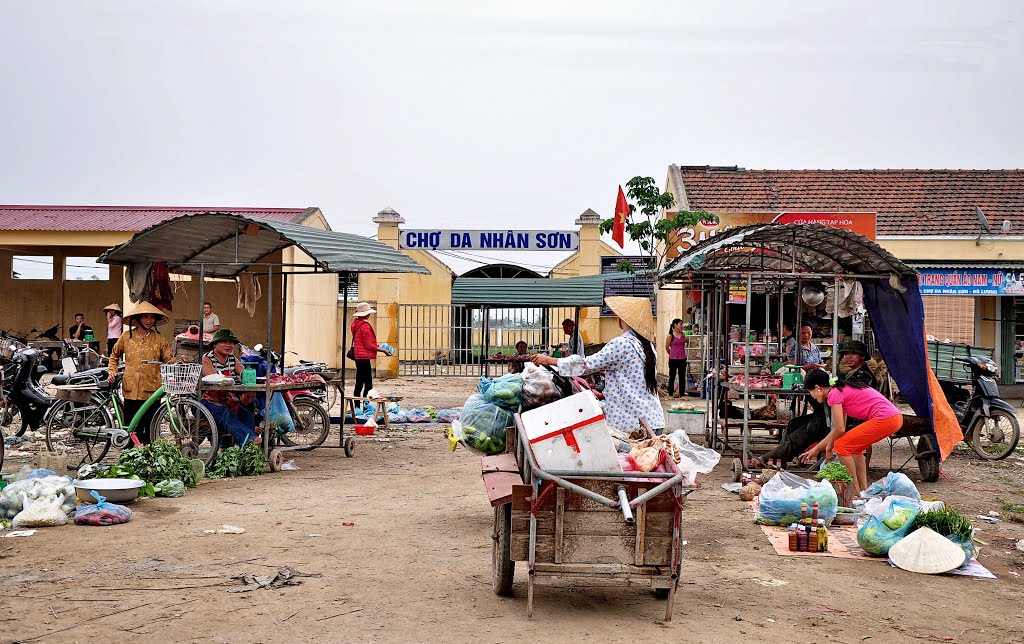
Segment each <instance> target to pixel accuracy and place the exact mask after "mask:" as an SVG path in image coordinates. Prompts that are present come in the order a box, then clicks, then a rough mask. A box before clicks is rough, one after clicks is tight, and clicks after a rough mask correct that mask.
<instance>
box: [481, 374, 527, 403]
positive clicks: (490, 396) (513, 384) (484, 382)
mask: <svg viewBox="0 0 1024 644" xmlns="http://www.w3.org/2000/svg"><path fill="white" fill-rule="evenodd" d="M477 389H478V390H479V391H480V395H482V396H483V397H484V400H486V401H487V402H489V403H493V404H495V405H501V406H502V407H507V408H508V409H516V408H518V407H519V404H520V403H521V402H522V401H523V377H522V376H521V375H519V374H518V373H510V374H508V375H505V376H500V377H498V378H495V379H494V380H488V379H487V378H485V377H483V376H480V384H479V385H478V386H477Z"/></svg>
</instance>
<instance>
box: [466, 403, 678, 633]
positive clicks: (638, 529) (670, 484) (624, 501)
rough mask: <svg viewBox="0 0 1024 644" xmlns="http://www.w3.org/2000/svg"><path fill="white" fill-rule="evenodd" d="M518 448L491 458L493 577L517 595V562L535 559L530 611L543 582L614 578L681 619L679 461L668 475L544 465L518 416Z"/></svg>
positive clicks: (512, 442)
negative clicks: (677, 609)
mask: <svg viewBox="0 0 1024 644" xmlns="http://www.w3.org/2000/svg"><path fill="white" fill-rule="evenodd" d="M515 421H516V427H515V429H514V430H512V429H510V430H509V434H508V440H507V444H508V445H509V449H510V453H506V454H501V455H499V456H488V457H484V459H483V463H482V469H483V478H484V484H485V487H486V488H487V493H488V497H489V498H490V500H491V505H492V506H493V507H494V533H493V541H494V544H493V553H492V566H493V567H492V582H493V586H494V592H495V593H497V594H498V595H505V596H508V595H511V594H512V581H513V577H514V574H515V563H516V562H517V561H522V562H526V564H527V570H528V574H529V577H528V578H527V584H528V586H527V587H528V591H527V603H526V613H527V617H532V616H533V595H534V585H535V584H536V583H539V582H541V581H542V580H544V581H546V580H549V579H568V580H579V579H590V580H593V579H604V580H611V581H616V582H621V583H624V584H627V585H641V586H645V587H649V588H652V589H654V591H655V594H656V596H658V597H659V598H663V599H666V600H667V605H666V609H665V620H666V621H668V620H671V619H672V606H673V603H674V599H675V590H676V587H677V585H678V583H679V575H680V572H681V570H682V560H683V548H682V546H683V540H682V508H683V504H684V502H685V500H686V496H687V495H688V494H690V493H691V492H692V491H693V490H694V489H696V487H695V486H684V485H683V476H682V474H680V472H679V470H678V469H677V468H676V467H675V464H674V463H673V462H672V459H667V461H666V462H667V463H668V464H669V468H670V471H669V472H667V473H644V474H638V473H636V472H627V473H612V472H555V471H545V470H543V469H541V468H540V467H539V466H538V465H537V462H536V460H535V458H534V456H533V451H532V450H531V449H529V442H528V441H527V439H526V433H525V430H524V428H523V425H522V421H521V419H520V417H519V415H518V414H516V416H515Z"/></svg>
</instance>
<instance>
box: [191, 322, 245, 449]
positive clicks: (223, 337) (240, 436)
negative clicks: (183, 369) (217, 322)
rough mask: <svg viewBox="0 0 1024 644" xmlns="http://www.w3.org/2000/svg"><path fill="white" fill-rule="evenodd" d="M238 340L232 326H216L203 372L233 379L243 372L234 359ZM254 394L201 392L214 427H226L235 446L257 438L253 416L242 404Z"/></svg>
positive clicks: (240, 364)
mask: <svg viewBox="0 0 1024 644" xmlns="http://www.w3.org/2000/svg"><path fill="white" fill-rule="evenodd" d="M240 342H241V341H240V340H239V339H238V338H237V337H236V336H235V334H234V333H232V332H231V329H217V332H216V333H214V334H213V339H212V340H211V341H210V343H211V344H212V345H213V348H212V349H211V350H210V351H208V352H207V353H206V355H204V356H203V375H204V376H210V375H213V374H220V375H222V376H231V377H232V378H233V377H235V376H238V377H239V378H241V375H242V363H241V362H240V361H238V360H235V345H237V344H239V343H240ZM254 397H255V394H250V393H245V394H242V396H241V398H239V397H238V396H236V395H235V394H233V393H232V392H230V391H211V390H209V389H207V390H205V391H204V392H203V400H202V403H203V406H204V407H206V409H207V410H209V412H210V414H211V415H212V416H213V419H214V420H215V421H217V427H218V428H220V429H222V430H227V432H228V434H230V435H231V438H233V439H234V441H235V444H236V445H246V444H248V443H249V442H251V441H253V440H255V438H256V418H255V416H253V415H252V412H250V411H249V410H248V409H246V408H245V407H244V406H243V405H248V404H249V403H251V402H252V399H253V398H254Z"/></svg>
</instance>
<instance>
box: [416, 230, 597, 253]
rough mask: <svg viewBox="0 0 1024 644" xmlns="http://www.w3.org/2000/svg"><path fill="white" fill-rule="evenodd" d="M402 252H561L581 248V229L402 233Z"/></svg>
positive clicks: (419, 231) (422, 231)
mask: <svg viewBox="0 0 1024 644" xmlns="http://www.w3.org/2000/svg"><path fill="white" fill-rule="evenodd" d="M398 247H399V248H400V249H401V250H560V251H574V250H578V249H579V247H580V233H579V231H577V230H436V229H423V230H400V231H399V232H398Z"/></svg>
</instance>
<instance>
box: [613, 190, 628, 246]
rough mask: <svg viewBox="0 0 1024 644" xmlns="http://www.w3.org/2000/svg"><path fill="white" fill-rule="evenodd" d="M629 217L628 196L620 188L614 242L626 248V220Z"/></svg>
mask: <svg viewBox="0 0 1024 644" xmlns="http://www.w3.org/2000/svg"><path fill="white" fill-rule="evenodd" d="M627 217H629V203H627V202H626V194H625V193H624V192H622V186H619V198H618V199H616V200H615V223H614V224H612V241H613V242H615V243H616V244H618V245H619V248H625V244H626V239H625V235H626V218H627Z"/></svg>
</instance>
